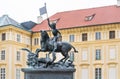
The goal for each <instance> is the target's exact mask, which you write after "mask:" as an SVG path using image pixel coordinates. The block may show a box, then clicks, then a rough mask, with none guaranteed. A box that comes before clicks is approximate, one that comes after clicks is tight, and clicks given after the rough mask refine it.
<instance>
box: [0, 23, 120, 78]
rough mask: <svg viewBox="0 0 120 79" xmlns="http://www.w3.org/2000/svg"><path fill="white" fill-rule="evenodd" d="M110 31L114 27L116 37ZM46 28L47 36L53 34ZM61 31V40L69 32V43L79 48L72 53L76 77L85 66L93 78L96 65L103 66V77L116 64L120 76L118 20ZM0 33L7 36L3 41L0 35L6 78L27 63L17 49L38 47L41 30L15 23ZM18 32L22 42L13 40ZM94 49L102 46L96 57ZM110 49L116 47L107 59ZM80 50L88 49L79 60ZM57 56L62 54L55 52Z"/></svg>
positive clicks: (13, 76) (0, 65) (0, 64)
mask: <svg viewBox="0 0 120 79" xmlns="http://www.w3.org/2000/svg"><path fill="white" fill-rule="evenodd" d="M109 31H115V35H116V36H115V39H109ZM47 32H48V33H49V35H50V37H53V36H52V33H51V31H47ZM60 32H61V34H62V41H67V42H69V36H70V35H74V42H69V43H71V44H72V45H73V46H74V47H75V48H76V49H77V50H78V51H79V53H75V60H74V64H75V68H76V72H75V79H82V70H84V69H87V70H88V79H95V68H101V69H102V79H109V77H108V75H109V69H110V68H116V79H120V75H119V74H120V62H119V60H120V53H119V52H120V49H119V48H120V24H108V25H98V26H88V27H78V28H69V29H60ZM95 32H101V40H96V39H95ZM2 33H6V40H5V41H2V40H1V39H0V51H1V50H5V51H6V59H5V60H3V61H2V60H0V68H2V67H5V68H6V79H16V68H19V69H21V68H23V67H27V66H26V59H27V53H26V52H25V51H21V50H19V49H21V48H28V49H31V50H32V51H33V52H34V51H35V50H36V49H37V48H40V39H41V37H40V33H39V32H33V33H31V32H28V31H25V30H22V29H19V28H16V27H14V26H5V27H1V28H0V38H1V34H2ZM82 33H87V34H88V35H87V37H88V40H87V41H82ZM17 34H20V35H21V42H17V41H16V35H17ZM31 38H32V39H31ZM35 38H38V44H37V45H34V41H35V40H34V39H35ZM31 41H32V42H31ZM96 49H101V60H95V50H96ZM110 49H115V58H114V59H110ZM16 51H20V53H21V60H20V61H16ZM83 51H86V52H87V59H86V60H82V59H83ZM46 53H47V52H40V57H41V56H42V57H45V55H46ZM57 57H61V56H59V55H58V54H57ZM58 59H59V58H58ZM20 73H21V75H20V78H21V79H24V74H23V72H20Z"/></svg>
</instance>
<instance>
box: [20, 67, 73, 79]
mask: <svg viewBox="0 0 120 79" xmlns="http://www.w3.org/2000/svg"><path fill="white" fill-rule="evenodd" d="M22 71H23V72H24V74H25V75H24V79H74V78H73V77H74V76H73V75H74V72H75V69H74V68H69V69H61V68H60V69H58V68H57V69H56V68H53V69H52V68H45V69H44V68H42V69H34V68H22Z"/></svg>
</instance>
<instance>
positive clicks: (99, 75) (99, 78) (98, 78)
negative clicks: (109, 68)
mask: <svg viewBox="0 0 120 79" xmlns="http://www.w3.org/2000/svg"><path fill="white" fill-rule="evenodd" d="M95 79H102V71H101V68H95Z"/></svg>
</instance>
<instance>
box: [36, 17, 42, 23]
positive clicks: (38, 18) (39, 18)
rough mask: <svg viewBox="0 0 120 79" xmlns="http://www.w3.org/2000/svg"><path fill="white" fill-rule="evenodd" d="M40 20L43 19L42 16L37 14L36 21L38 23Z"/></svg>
mask: <svg viewBox="0 0 120 79" xmlns="http://www.w3.org/2000/svg"><path fill="white" fill-rule="evenodd" d="M42 21H43V18H42V16H38V17H37V23H38V24H40V23H41V22H42Z"/></svg>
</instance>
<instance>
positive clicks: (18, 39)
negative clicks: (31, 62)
mask: <svg viewBox="0 0 120 79" xmlns="http://www.w3.org/2000/svg"><path fill="white" fill-rule="evenodd" d="M20 41H21V36H20V35H19V34H17V42H20Z"/></svg>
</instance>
